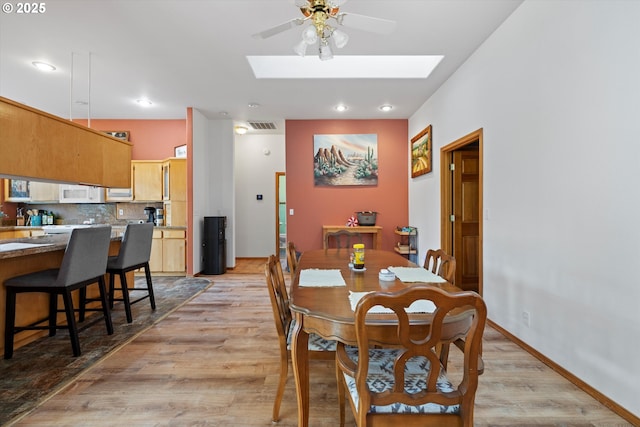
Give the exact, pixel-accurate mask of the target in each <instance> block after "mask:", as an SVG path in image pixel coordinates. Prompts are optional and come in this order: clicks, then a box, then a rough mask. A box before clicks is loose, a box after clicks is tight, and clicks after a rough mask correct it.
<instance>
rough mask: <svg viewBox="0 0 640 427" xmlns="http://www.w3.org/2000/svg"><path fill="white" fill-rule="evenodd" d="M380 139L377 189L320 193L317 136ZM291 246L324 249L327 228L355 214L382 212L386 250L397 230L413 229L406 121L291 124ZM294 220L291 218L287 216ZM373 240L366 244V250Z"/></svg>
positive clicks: (288, 173)
mask: <svg viewBox="0 0 640 427" xmlns="http://www.w3.org/2000/svg"><path fill="white" fill-rule="evenodd" d="M315 134H377V135H378V185H377V186H336V187H316V186H315V185H314V179H313V156H314V154H315V153H314V152H313V135H315ZM285 144H286V156H287V159H286V177H287V240H289V241H292V242H294V243H295V245H296V248H297V249H298V250H299V251H305V250H310V249H319V248H322V226H323V225H345V224H346V222H347V220H348V218H349V217H350V216H352V215H355V212H356V211H376V212H378V215H377V219H376V225H380V226H382V231H383V233H382V249H386V250H392V249H393V247H394V246H395V244H396V242H397V238H396V235H395V234H394V233H393V230H394V229H395V227H396V226H402V225H409V224H407V221H408V218H409V192H408V179H407V177H408V173H409V166H408V165H409V157H408V156H409V139H408V121H407V120H287V121H286V132H285ZM290 209H293V210H294V215H293V216H291V215H288V213H289V210H290ZM369 242H370V240H365V244H366V245H367V247H371V246H370V243H369Z"/></svg>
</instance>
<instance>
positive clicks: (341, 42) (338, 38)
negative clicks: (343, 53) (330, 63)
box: [331, 30, 349, 49]
mask: <svg viewBox="0 0 640 427" xmlns="http://www.w3.org/2000/svg"><path fill="white" fill-rule="evenodd" d="M331 38H332V39H333V42H334V43H335V44H336V47H337V48H338V49H342V48H343V47H345V46H346V45H347V42H348V41H349V35H348V34H347V33H345V32H344V31H340V30H333V33H331Z"/></svg>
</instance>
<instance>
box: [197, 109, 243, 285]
mask: <svg viewBox="0 0 640 427" xmlns="http://www.w3.org/2000/svg"><path fill="white" fill-rule="evenodd" d="M192 151H193V189H192V195H193V225H194V226H193V259H194V273H198V272H200V271H202V269H203V264H202V261H203V260H202V239H203V234H204V217H205V216H226V217H227V229H226V230H225V233H226V239H227V267H233V266H235V257H236V252H235V248H236V246H235V220H234V218H235V183H234V172H233V163H234V159H233V157H234V150H233V122H232V121H231V120H209V119H207V118H206V117H205V116H204V115H203V114H202V113H200V112H199V111H197V110H196V109H193V150H192Z"/></svg>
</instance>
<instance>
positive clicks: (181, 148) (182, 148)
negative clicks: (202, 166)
mask: <svg viewBox="0 0 640 427" xmlns="http://www.w3.org/2000/svg"><path fill="white" fill-rule="evenodd" d="M173 156H174V157H187V144H184V145H178V146H177V147H175V148H174V149H173Z"/></svg>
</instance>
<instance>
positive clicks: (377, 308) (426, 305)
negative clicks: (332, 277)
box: [349, 291, 436, 313]
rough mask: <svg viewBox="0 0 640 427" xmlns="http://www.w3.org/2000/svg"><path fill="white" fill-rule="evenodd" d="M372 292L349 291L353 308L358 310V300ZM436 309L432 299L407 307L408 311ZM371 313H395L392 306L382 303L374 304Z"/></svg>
mask: <svg viewBox="0 0 640 427" xmlns="http://www.w3.org/2000/svg"><path fill="white" fill-rule="evenodd" d="M368 293H370V292H352V291H349V303H350V304H351V310H353V311H356V305H358V301H360V299H361V298H362V297H363V296H365V295H366V294H368ZM435 309H436V305H435V304H434V303H433V302H432V301H428V300H418V301H414V302H413V304H411V305H410V306H409V308H408V309H407V313H433V312H434V311H435ZM369 313H393V310H391V309H390V308H386V307H383V306H381V305H374V306H373V307H371V309H370V310H369Z"/></svg>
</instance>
